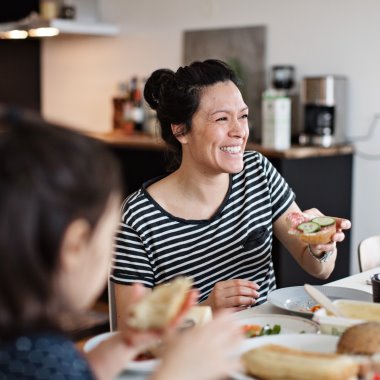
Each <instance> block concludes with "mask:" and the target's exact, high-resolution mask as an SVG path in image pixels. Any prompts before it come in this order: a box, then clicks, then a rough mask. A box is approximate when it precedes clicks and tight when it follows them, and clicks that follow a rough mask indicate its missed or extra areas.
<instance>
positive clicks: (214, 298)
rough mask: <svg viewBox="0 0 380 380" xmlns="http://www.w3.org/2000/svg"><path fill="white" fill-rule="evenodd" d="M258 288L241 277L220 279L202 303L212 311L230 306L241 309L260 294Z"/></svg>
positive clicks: (237, 309)
mask: <svg viewBox="0 0 380 380" xmlns="http://www.w3.org/2000/svg"><path fill="white" fill-rule="evenodd" d="M259 289H260V286H259V285H257V284H256V282H254V281H248V280H241V279H235V280H227V281H220V282H217V283H216V284H215V285H214V287H213V289H212V291H211V293H210V295H209V296H208V298H207V299H206V300H205V301H203V302H202V305H208V306H211V308H212V310H213V311H216V310H219V309H226V308H232V309H233V310H234V311H239V310H243V309H245V308H246V307H248V306H251V305H253V304H255V302H256V299H257V298H258V297H259V296H260V294H259V293H258V290H259Z"/></svg>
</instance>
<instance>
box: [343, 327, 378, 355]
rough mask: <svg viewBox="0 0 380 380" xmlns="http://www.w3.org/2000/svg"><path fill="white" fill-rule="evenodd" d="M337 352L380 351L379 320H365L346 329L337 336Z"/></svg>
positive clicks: (362, 353)
mask: <svg viewBox="0 0 380 380" xmlns="http://www.w3.org/2000/svg"><path fill="white" fill-rule="evenodd" d="M337 352H339V353H342V354H351V355H373V354H375V353H377V352H380V322H367V323H360V324H358V325H354V326H351V327H349V328H348V329H346V330H345V331H344V332H343V334H342V335H341V337H340V338H339V342H338V346H337Z"/></svg>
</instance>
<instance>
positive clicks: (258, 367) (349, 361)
mask: <svg viewBox="0 0 380 380" xmlns="http://www.w3.org/2000/svg"><path fill="white" fill-rule="evenodd" d="M242 361H243V365H244V367H245V369H246V371H247V373H248V374H250V375H252V376H254V377H257V378H260V379H271V380H285V379H292V380H310V379H313V380H348V379H351V378H356V376H357V374H358V372H359V364H358V363H357V362H356V361H355V360H354V359H353V358H351V357H349V356H346V355H338V354H333V353H331V354H330V353H318V352H307V351H302V350H298V349H293V348H289V347H283V346H280V345H276V344H266V345H264V346H261V347H259V348H254V349H252V350H250V351H248V352H246V353H245V354H244V355H243V356H242Z"/></svg>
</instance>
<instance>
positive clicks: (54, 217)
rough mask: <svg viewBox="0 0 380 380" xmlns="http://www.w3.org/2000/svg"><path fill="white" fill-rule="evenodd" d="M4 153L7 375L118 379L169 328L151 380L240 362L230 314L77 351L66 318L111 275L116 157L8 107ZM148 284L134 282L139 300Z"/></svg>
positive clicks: (0, 343)
mask: <svg viewBox="0 0 380 380" xmlns="http://www.w3.org/2000/svg"><path fill="white" fill-rule="evenodd" d="M0 161H1V166H0V211H1V212H0V379H7V380H12V379H17V380H22V379H51V380H58V379H59V380H60V379H66V380H74V379H76V380H78V379H82V380H83V379H84V380H90V379H101V380H103V379H112V378H113V377H115V376H116V375H117V374H118V373H119V372H120V371H121V370H122V369H123V368H124V366H125V364H126V363H127V361H128V360H131V359H133V358H134V357H135V356H136V355H137V354H139V353H140V352H143V351H144V350H146V349H147V347H149V346H150V345H151V344H152V343H153V342H155V341H157V339H163V338H164V337H166V336H169V338H168V339H167V343H166V350H165V353H164V354H163V355H164V356H163V358H162V360H161V364H160V365H159V367H158V369H157V370H156V372H155V373H154V374H153V375H152V377H151V379H152V380H171V379H173V380H174V379H175V380H181V379H182V380H187V379H189V380H190V379H197V380H202V379H205V380H207V379H210V380H211V379H218V378H221V377H223V376H226V375H227V374H228V373H230V372H231V371H232V370H234V369H236V368H237V361H236V359H232V358H231V356H232V353H233V352H234V351H235V350H236V348H237V345H238V344H239V343H240V342H241V339H242V338H241V334H240V332H239V328H238V327H237V326H236V327H234V326H233V324H232V323H231V317H230V316H227V315H220V316H217V317H216V318H215V319H214V321H212V322H210V323H209V324H207V325H205V326H202V327H196V328H194V329H192V330H190V331H186V332H182V333H177V332H176V331H175V327H176V326H172V327H170V328H167V329H166V330H165V331H145V332H141V331H140V332H139V331H137V330H133V329H131V328H129V329H126V330H125V331H123V332H120V333H118V334H116V335H114V336H112V338H110V339H108V340H107V341H105V342H103V343H102V344H100V345H99V346H97V347H96V348H94V349H93V350H92V351H90V352H89V353H88V354H86V356H85V355H84V354H82V353H80V352H79V351H77V349H76V347H75V345H74V344H73V343H72V342H71V341H70V340H69V339H68V338H67V337H66V336H65V333H64V332H63V331H62V328H61V324H60V318H61V316H62V315H66V314H67V313H76V312H78V313H79V312H82V311H83V310H85V309H86V308H88V307H90V306H91V305H92V303H93V302H94V301H95V300H96V299H97V297H98V296H99V295H100V294H101V292H102V290H103V289H104V286H105V284H106V281H107V275H108V271H109V262H110V259H111V256H112V245H113V239H114V231H115V229H116V225H117V224H118V220H119V207H120V200H121V184H120V173H119V169H118V165H117V163H116V162H115V160H114V158H113V157H112V156H111V155H110V153H109V152H108V151H107V150H106V149H105V148H104V147H102V146H101V144H100V143H98V142H95V141H93V140H92V139H90V138H87V137H85V136H83V135H81V134H79V133H76V132H74V131H71V130H68V129H65V128H62V127H58V126H54V125H51V124H47V123H44V122H43V121H41V120H39V119H38V118H36V117H26V116H25V115H22V114H21V113H16V114H15V113H12V114H10V113H9V112H6V111H5V110H4V109H0ZM144 292H145V289H144V288H143V287H142V286H139V285H136V286H134V293H133V298H134V301H135V302H136V301H138V300H139V299H140V298H141V297H142V296H143V295H144ZM194 298H195V297H193V301H192V302H190V303H189V305H188V308H187V310H183V315H184V314H185V313H186V312H187V311H188V309H189V307H191V305H192V303H194V302H195V300H196V299H194ZM181 319H182V318H178V323H180V322H181Z"/></svg>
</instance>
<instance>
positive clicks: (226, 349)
mask: <svg viewBox="0 0 380 380" xmlns="http://www.w3.org/2000/svg"><path fill="white" fill-rule="evenodd" d="M243 339H244V338H243V333H242V331H241V328H240V326H239V325H238V324H237V323H236V322H235V323H234V319H233V318H232V316H231V315H230V314H227V313H226V312H222V313H220V314H217V315H215V317H214V319H213V320H212V321H211V322H209V323H206V324H205V325H203V326H196V327H194V328H192V329H190V330H186V331H183V332H178V333H176V334H173V335H172V336H171V337H170V338H168V340H166V341H165V348H164V351H163V355H162V360H161V364H160V365H159V367H158V368H157V371H155V373H154V375H153V376H152V377H151V380H193V379H197V380H212V379H219V378H223V377H226V376H228V375H229V374H231V372H233V371H236V370H238V369H240V368H241V364H240V362H239V358H238V356H236V351H237V349H238V347H239V345H241V344H242V342H243Z"/></svg>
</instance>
